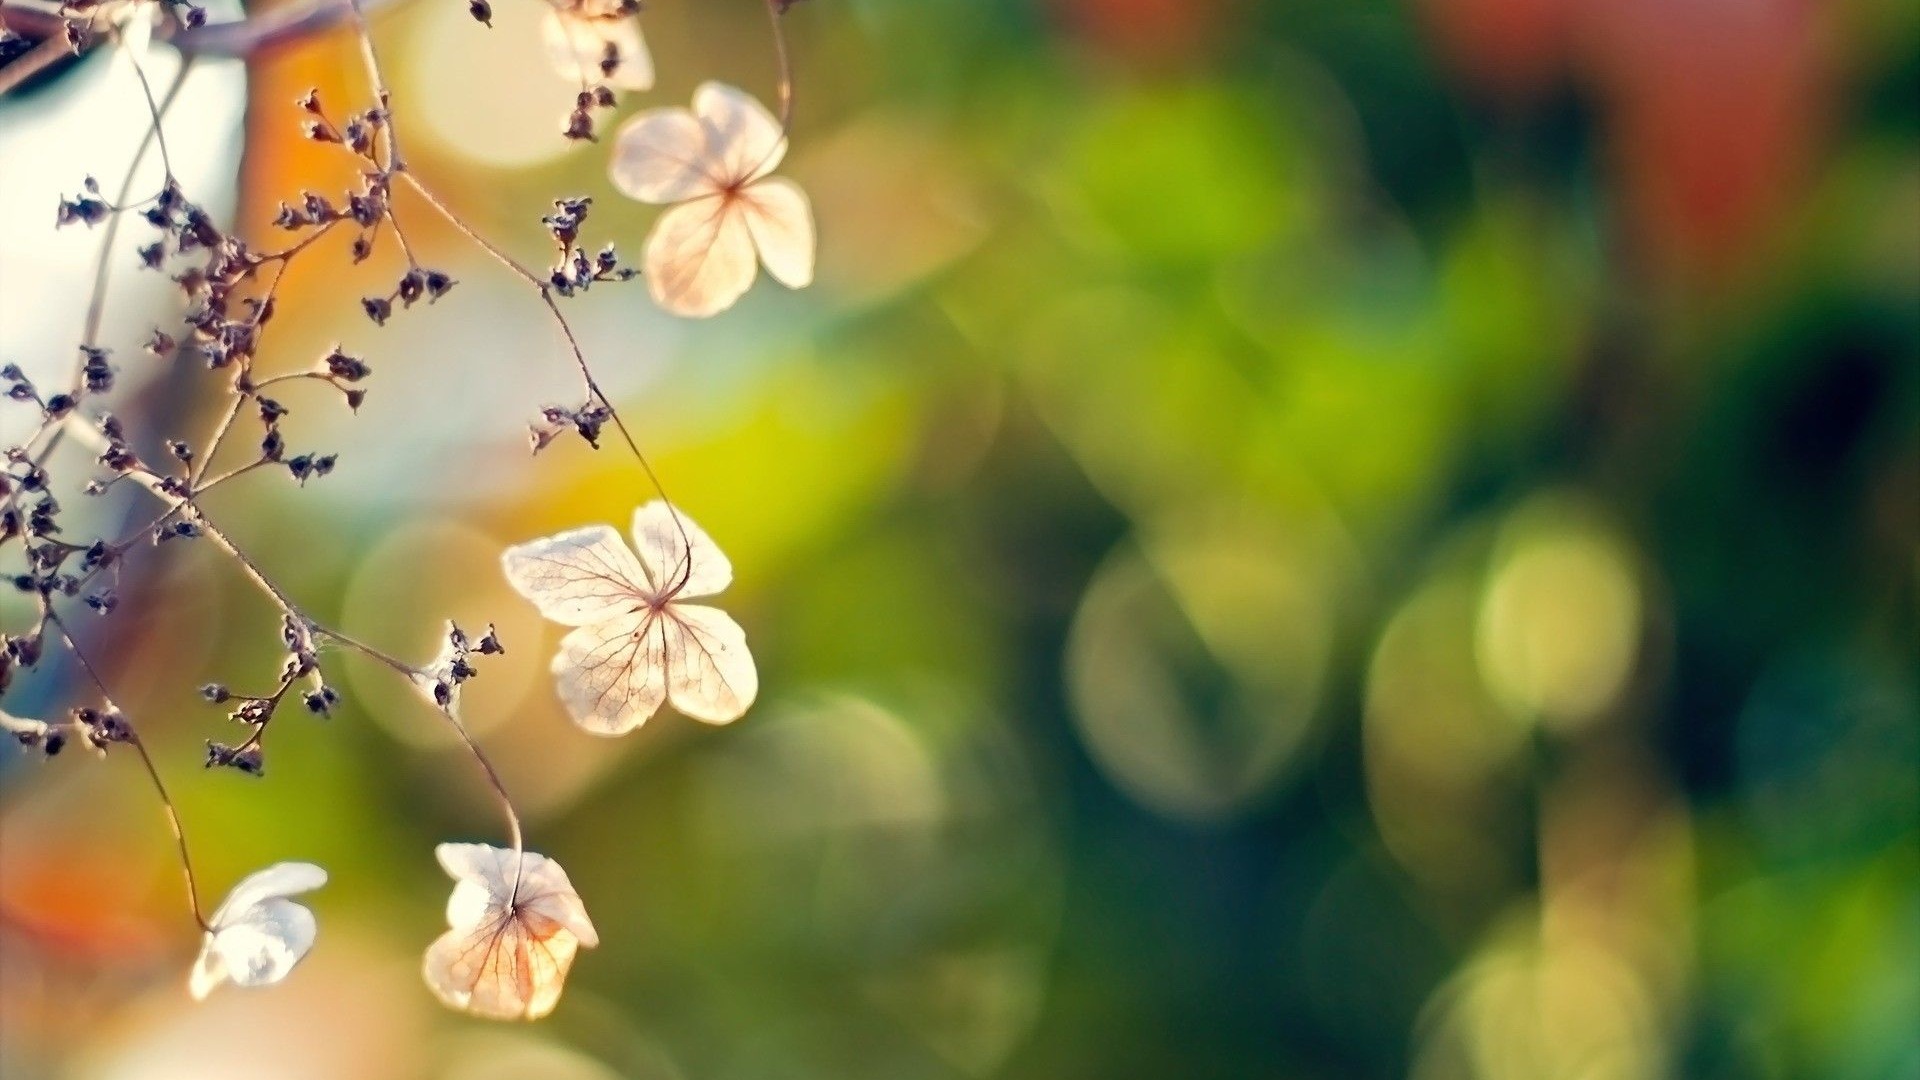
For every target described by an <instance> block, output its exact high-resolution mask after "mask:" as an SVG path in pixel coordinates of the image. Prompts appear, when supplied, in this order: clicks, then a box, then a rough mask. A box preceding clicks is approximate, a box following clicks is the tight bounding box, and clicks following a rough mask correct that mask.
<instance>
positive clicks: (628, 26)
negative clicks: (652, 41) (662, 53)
mask: <svg viewBox="0 0 1920 1080" xmlns="http://www.w3.org/2000/svg"><path fill="white" fill-rule="evenodd" d="M639 10H640V5H639V4H638V3H636V2H634V0H550V6H549V7H548V8H547V17H546V24H545V26H544V27H542V33H543V36H544V37H545V39H546V44H547V57H548V58H549V59H550V60H552V61H553V67H554V70H556V71H558V72H559V73H560V77H561V78H564V79H578V80H579V82H580V85H581V86H582V87H587V86H607V87H610V88H612V89H615V90H649V89H652V87H653V56H652V55H651V54H650V53H648V52H647V43H646V42H645V41H644V40H643V39H642V38H641V37H640V20H639V19H638V18H636V15H637V13H638V12H639Z"/></svg>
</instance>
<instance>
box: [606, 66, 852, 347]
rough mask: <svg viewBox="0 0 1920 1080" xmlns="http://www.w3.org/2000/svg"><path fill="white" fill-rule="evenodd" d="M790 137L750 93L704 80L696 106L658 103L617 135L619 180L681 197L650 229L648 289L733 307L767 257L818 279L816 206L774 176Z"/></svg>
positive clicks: (658, 296) (786, 272)
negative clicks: (756, 266) (815, 272)
mask: <svg viewBox="0 0 1920 1080" xmlns="http://www.w3.org/2000/svg"><path fill="white" fill-rule="evenodd" d="M786 152H787V137H786V134H785V133H784V132H783V131H781V130H780V125H779V123H778V122H776V121H775V120H774V118H773V116H772V114H770V113H769V112H767V110H766V108H765V107H764V106H762V105H761V104H760V103H759V102H758V101H756V100H754V98H753V97H752V95H750V94H747V93H746V92H745V91H742V90H738V89H735V88H734V87H731V86H727V85H725V84H723V83H717V82H709V83H703V84H702V85H701V86H700V88H699V89H698V90H696V91H694V94H693V110H692V111H691V112H689V111H688V110H686V109H650V110H648V111H646V112H643V113H640V114H639V115H637V116H635V117H634V118H633V119H631V120H629V121H627V123H626V124H625V125H624V126H622V127H621V129H620V132H619V134H618V135H616V136H615V138H614V149H613V164H612V169H611V171H612V176H613V183H614V186H616V187H618V188H619V189H620V190H621V191H623V192H625V193H626V194H628V195H629V196H632V197H633V198H635V199H638V200H640V201H641V202H646V203H659V204H665V203H674V204H677V205H675V206H673V208H672V209H670V210H668V211H666V212H665V213H663V214H661V215H660V220H659V221H657V222H655V223H654V226H653V232H652V233H651V234H649V235H648V237H647V247H646V252H645V256H644V265H645V273H646V278H647V287H648V289H650V290H651V291H652V293H653V298H654V300H655V301H656V302H658V303H659V304H660V306H662V307H664V308H666V309H667V310H668V311H671V312H674V313H675V314H678V315H689V316H702V317H704V316H707V315H712V314H714V313H716V312H719V311H724V310H726V309H727V308H729V307H731V306H733V302H734V301H735V300H738V299H739V298H740V297H741V295H742V294H743V293H745V292H746V291H747V288H748V287H749V286H751V285H752V284H753V278H754V274H755V269H754V263H755V261H756V259H757V260H758V262H760V263H762V264H764V265H765V266H766V268H767V273H769V274H771V275H772V276H773V278H774V280H776V281H778V282H780V283H781V284H782V285H785V286H787V287H788V288H792V289H798V288H802V287H804V286H806V285H808V284H810V283H811V282H812V281H813V248H814V235H813V209H812V207H811V206H810V205H809V204H808V202H807V196H806V194H805V193H804V192H802V191H801V190H800V188H799V186H798V185H797V184H795V183H794V182H793V181H791V180H786V179H781V178H779V177H770V176H768V174H769V173H771V172H772V171H773V170H774V168H775V166H777V165H779V164H780V159H781V158H782V157H784V156H785V155H786Z"/></svg>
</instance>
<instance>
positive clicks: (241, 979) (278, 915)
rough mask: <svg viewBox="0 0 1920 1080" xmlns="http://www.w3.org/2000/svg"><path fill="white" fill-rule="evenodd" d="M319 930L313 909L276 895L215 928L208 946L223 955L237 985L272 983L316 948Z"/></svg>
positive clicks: (221, 959)
mask: <svg viewBox="0 0 1920 1080" xmlns="http://www.w3.org/2000/svg"><path fill="white" fill-rule="evenodd" d="M317 929H318V927H317V926H316V924H315V922H314V918H313V912H311V911H308V910H307V909H306V908H304V907H302V906H300V905H299V904H296V903H294V902H293V901H291V900H286V899H281V898H278V897H276V898H274V899H271V900H267V901H264V902H262V903H260V904H257V905H255V906H253V907H251V908H249V909H247V913H246V914H245V916H243V917H241V918H239V919H236V920H234V921H232V922H229V923H227V924H226V925H224V926H221V927H219V928H217V929H215V930H214V932H213V935H212V938H211V940H209V941H208V942H207V946H206V947H207V949H208V950H210V951H212V952H214V953H216V954H217V955H218V956H219V962H220V965H221V967H222V968H223V969H224V974H225V976H226V978H227V979H228V980H229V981H231V982H232V983H233V984H234V985H235V986H270V985H272V984H273V983H277V982H279V981H280V980H281V979H284V978H286V977H287V973H288V972H290V971H292V970H293V968H294V965H296V964H298V963H299V962H300V961H301V959H302V958H303V957H305V956H306V955H307V950H309V949H311V948H313V939H314V936H315V933H316V931H317ZM203 996H204V995H203Z"/></svg>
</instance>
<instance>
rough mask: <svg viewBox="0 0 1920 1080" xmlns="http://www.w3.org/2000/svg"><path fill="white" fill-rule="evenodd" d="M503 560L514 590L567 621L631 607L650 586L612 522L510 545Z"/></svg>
mask: <svg viewBox="0 0 1920 1080" xmlns="http://www.w3.org/2000/svg"><path fill="white" fill-rule="evenodd" d="M500 562H501V566H502V567H503V568H504V569H505V570H506V573H507V581H508V583H509V584H511V585H512V586H513V587H514V590H515V591H517V592H518V593H519V594H520V595H522V596H524V597H526V598H527V599H529V600H531V601H533V602H534V604H535V605H536V606H537V607H539V609H540V614H542V615H545V616H546V617H547V618H549V619H552V620H553V621H554V622H557V623H562V624H564V625H567V626H583V625H585V624H587V623H591V622H597V621H600V620H604V619H607V618H610V617H612V616H614V615H618V614H623V613H625V612H627V611H631V610H632V609H633V608H634V607H635V606H637V604H636V598H637V597H639V596H641V595H642V591H643V589H644V588H645V585H646V575H645V573H644V572H643V571H642V569H641V567H640V563H639V561H638V560H636V559H635V558H634V557H633V552H632V551H631V550H630V549H629V548H628V547H627V545H626V543H625V542H624V541H622V540H621V538H620V534H619V533H618V532H616V531H614V529H613V528H612V527H610V526H607V525H591V526H588V527H586V528H584V529H570V530H568V531H567V532H563V533H560V534H558V535H555V536H548V537H542V538H541V539H539V540H533V541H529V542H528V543H525V544H519V545H516V546H514V547H510V548H508V549H507V550H506V553H505V554H504V555H503V556H501V560H500Z"/></svg>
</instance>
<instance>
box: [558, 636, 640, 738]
mask: <svg viewBox="0 0 1920 1080" xmlns="http://www.w3.org/2000/svg"><path fill="white" fill-rule="evenodd" d="M665 655H666V653H665V642H664V638H663V635H662V630H661V626H660V620H659V619H658V618H656V617H655V616H654V615H653V614H652V613H651V612H641V613H639V614H636V615H632V616H629V617H625V618H619V619H613V620H609V621H607V622H603V623H596V624H594V625H592V626H583V627H581V628H580V629H578V630H575V631H573V632H572V633H570V634H568V635H567V636H566V637H565V638H563V639H561V641H560V651H559V652H558V653H556V654H554V657H553V668H552V670H553V674H554V676H555V680H556V685H557V687H558V689H559V691H560V700H561V701H562V702H564V703H565V704H566V706H567V713H568V715H570V716H572V717H573V721H574V723H576V724H579V725H580V726H581V727H582V728H584V729H586V730H587V731H590V732H592V733H593V734H595V735H624V734H626V733H627V732H629V731H632V730H633V729H634V728H637V727H639V726H640V725H641V724H642V723H645V722H646V719H647V717H649V716H652V715H653V714H654V713H655V712H656V711H658V710H659V708H660V703H661V702H662V701H664V700H666V696H667V690H666V680H665V675H664V671H663V668H664V665H665V662H666V661H665Z"/></svg>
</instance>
